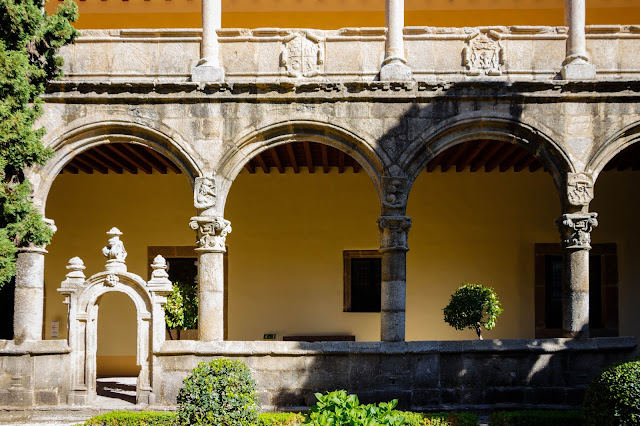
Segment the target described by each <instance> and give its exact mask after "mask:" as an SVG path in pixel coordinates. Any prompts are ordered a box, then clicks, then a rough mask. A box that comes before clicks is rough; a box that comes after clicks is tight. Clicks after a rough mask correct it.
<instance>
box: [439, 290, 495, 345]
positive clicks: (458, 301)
mask: <svg viewBox="0 0 640 426" xmlns="http://www.w3.org/2000/svg"><path fill="white" fill-rule="evenodd" d="M443 311H444V320H445V322H446V323H447V324H449V325H450V326H451V327H453V328H455V329H456V330H464V329H465V328H471V329H474V330H475V331H476V333H477V334H478V339H480V340H482V328H481V327H484V328H486V329H487V330H491V329H492V328H493V327H495V326H496V318H498V315H500V314H501V313H502V307H501V306H500V302H499V301H498V296H497V295H496V293H495V292H494V291H493V289H492V288H491V287H485V286H483V285H481V284H469V283H465V284H464V285H463V286H462V287H460V288H459V289H457V290H456V291H455V292H454V293H453V295H451V300H450V301H449V304H448V305H447V306H446V307H445V308H444V309H443Z"/></svg>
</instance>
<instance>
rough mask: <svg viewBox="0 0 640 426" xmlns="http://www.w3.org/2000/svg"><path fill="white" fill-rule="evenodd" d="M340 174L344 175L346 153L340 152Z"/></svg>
mask: <svg viewBox="0 0 640 426" xmlns="http://www.w3.org/2000/svg"><path fill="white" fill-rule="evenodd" d="M338 173H344V152H342V151H340V150H338Z"/></svg>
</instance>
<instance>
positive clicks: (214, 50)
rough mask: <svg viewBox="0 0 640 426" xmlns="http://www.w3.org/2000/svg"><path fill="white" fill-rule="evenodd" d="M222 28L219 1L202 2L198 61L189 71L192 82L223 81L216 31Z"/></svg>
mask: <svg viewBox="0 0 640 426" xmlns="http://www.w3.org/2000/svg"><path fill="white" fill-rule="evenodd" d="M221 27H222V3H221V0H202V42H201V44H200V55H201V58H200V61H198V64H197V65H196V66H195V67H193V68H192V69H191V80H192V81H204V82H206V81H223V80H224V69H223V68H222V67H221V66H220V60H219V50H220V49H219V43H218V34H217V33H216V31H217V30H218V29H219V28H221Z"/></svg>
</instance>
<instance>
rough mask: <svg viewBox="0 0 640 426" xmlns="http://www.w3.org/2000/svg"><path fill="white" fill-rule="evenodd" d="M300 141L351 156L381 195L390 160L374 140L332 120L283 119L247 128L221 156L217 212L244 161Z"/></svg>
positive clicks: (221, 207)
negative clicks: (219, 203)
mask: <svg viewBox="0 0 640 426" xmlns="http://www.w3.org/2000/svg"><path fill="white" fill-rule="evenodd" d="M302 141H307V142H317V143H322V144H325V145H329V146H332V147H334V148H337V149H339V150H341V151H343V152H345V153H346V154H348V155H350V156H352V157H353V158H354V159H355V160H356V161H358V163H360V165H361V166H362V168H363V169H364V170H365V171H366V172H367V174H368V175H369V177H371V180H372V181H373V184H374V186H375V189H376V193H377V194H378V197H380V194H381V191H382V185H381V180H382V175H383V171H384V170H385V168H386V167H385V165H386V164H389V160H388V158H386V157H385V156H384V154H382V155H381V154H380V152H378V151H376V150H375V149H374V147H373V146H374V145H373V144H371V143H370V142H368V141H366V140H365V139H363V138H361V137H359V136H358V135H356V134H355V133H353V132H351V131H350V130H347V129H345V128H343V127H340V126H337V125H334V124H330V123H325V122H319V121H311V120H296V121H285V122H278V123H273V124H270V125H267V126H264V127H262V128H260V129H258V130H255V131H252V132H250V133H249V134H247V135H245V136H244V137H242V138H240V139H239V140H238V142H236V144H235V149H233V150H232V151H229V152H228V153H227V155H225V156H224V157H223V158H222V160H221V162H220V167H219V168H218V173H219V175H218V176H219V177H220V180H221V187H222V188H221V193H222V194H224V195H223V197H221V198H223V201H222V203H221V204H222V205H220V206H219V209H220V212H222V211H223V210H224V203H226V195H227V194H228V192H229V189H230V187H231V183H232V182H233V181H234V180H235V178H236V176H237V175H238V174H239V173H240V171H241V170H242V168H243V167H244V166H245V164H246V163H247V161H249V160H250V159H251V158H253V157H254V156H255V155H257V154H259V153H261V152H263V151H265V150H267V149H269V148H272V147H275V146H278V145H283V144H286V143H290V142H302Z"/></svg>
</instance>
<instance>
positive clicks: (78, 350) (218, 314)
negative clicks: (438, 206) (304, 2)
mask: <svg viewBox="0 0 640 426" xmlns="http://www.w3.org/2000/svg"><path fill="white" fill-rule="evenodd" d="M387 4H399V2H397V1H391V0H389V1H388V2H387ZM389 28H390V30H391V29H393V30H394V31H393V34H392V35H393V37H395V38H394V39H393V42H392V43H390V44H387V30H386V29H384V28H344V29H341V30H335V31H320V30H306V29H278V28H261V29H255V30H248V29H220V30H218V31H217V36H218V38H217V46H216V48H217V49H219V62H218V63H217V64H216V63H214V65H215V66H220V67H222V69H223V71H224V75H223V76H222V75H218V74H216V76H214V77H215V78H207V77H206V76H205V77H203V78H202V79H204V80H208V81H191V80H192V78H193V77H194V76H195V77H196V78H193V79H194V80H202V79H201V78H200V77H198V75H196V74H197V73H196V74H193V75H192V70H193V68H194V67H195V66H197V65H198V63H199V62H200V61H201V60H203V59H206V58H203V54H202V52H201V46H200V45H201V31H199V30H85V31H83V36H82V37H81V38H80V39H79V40H78V42H77V43H76V44H75V45H73V46H68V47H65V48H64V49H63V50H62V55H63V57H64V58H65V77H64V78H63V79H62V80H60V81H56V82H52V83H51V84H50V86H49V88H48V91H47V93H46V94H45V95H44V96H43V98H44V100H45V102H46V103H45V105H44V115H43V116H42V118H41V119H40V121H39V124H41V125H43V126H45V127H46V128H47V134H46V136H45V137H44V143H45V145H47V146H48V147H50V148H51V149H52V150H53V151H54V155H53V157H52V158H51V160H49V161H48V162H47V164H45V165H43V166H41V167H37V168H33V169H31V170H29V171H28V175H29V177H30V180H31V182H32V184H33V190H34V194H33V196H34V201H35V203H36V205H38V206H39V208H40V209H41V211H42V212H44V211H45V208H46V201H47V196H48V193H49V190H50V188H51V185H52V183H53V180H54V179H55V177H56V176H57V175H58V174H59V172H60V171H61V170H62V168H63V167H64V166H65V164H67V163H68V162H69V161H70V160H71V159H72V158H73V157H74V156H75V155H76V154H77V153H79V152H82V151H84V150H87V149H90V148H92V147H94V146H96V145H99V144H101V143H118V142H123V143H138V144H143V145H146V146H148V147H150V148H153V149H155V150H157V151H160V152H161V153H163V154H164V155H165V156H166V157H167V158H169V159H170V160H171V161H172V162H173V163H174V164H175V165H176V166H177V167H178V168H179V169H180V170H181V171H182V172H183V173H184V175H185V176H186V177H187V178H188V179H189V181H190V182H191V184H192V186H193V187H194V207H195V208H196V209H197V216H195V217H193V218H188V217H185V218H184V226H185V227H186V226H190V227H191V228H192V229H193V230H194V231H195V232H194V238H196V239H197V244H198V256H199V258H200V271H199V284H200V298H201V300H202V304H201V309H202V310H201V312H200V315H201V318H207V320H206V321H203V322H201V324H203V325H202V327H201V330H200V335H199V339H200V340H199V341H164V330H163V325H162V315H161V309H162V305H163V303H164V296H165V295H166V292H167V291H169V290H170V288H169V287H167V283H166V282H165V281H164V280H165V279H166V277H164V276H163V273H162V271H163V269H162V261H161V260H160V259H158V260H157V262H154V264H155V265H156V267H155V268H153V269H154V271H155V272H154V274H156V276H154V277H152V280H151V281H149V282H145V281H143V280H141V279H140V278H139V277H137V278H136V277H134V276H132V274H129V273H128V272H126V267H125V268H124V269H123V265H124V257H126V255H125V256H124V257H123V253H122V252H120V251H119V249H118V248H117V246H118V240H117V239H114V240H113V241H111V240H110V242H109V245H108V246H107V247H105V250H106V252H105V256H107V258H108V264H107V266H106V267H105V271H102V272H98V273H97V274H94V275H93V276H92V277H90V278H89V279H85V276H84V272H83V270H82V269H83V268H84V266H83V265H82V263H81V261H79V259H71V260H70V262H69V266H68V269H69V273H68V274H67V280H65V283H63V285H62V287H61V292H62V293H63V294H65V295H66V296H68V302H69V303H70V315H71V316H72V317H73V318H72V321H70V324H75V325H73V327H74V330H75V331H73V332H71V331H70V340H69V342H66V341H43V340H40V339H41V338H42V334H41V328H42V312H41V309H42V303H41V301H42V299H41V297H42V296H41V293H42V289H43V288H44V287H43V282H42V276H43V273H42V272H43V268H44V261H43V260H42V259H43V258H44V257H46V255H45V254H44V252H42V251H41V252H37V253H36V252H33V253H28V252H25V253H24V254H21V265H20V267H21V268H22V269H23V270H24V273H22V272H21V276H20V277H19V278H20V280H19V285H18V286H17V287H18V288H19V291H20V292H23V293H24V295H20V294H18V293H19V291H18V290H17V291H16V307H15V312H17V315H16V317H15V319H14V327H15V330H16V332H17V334H16V336H17V339H16V340H15V341H1V342H0V366H1V367H2V368H1V369H0V405H1V406H3V407H5V408H6V407H9V408H6V409H5V410H4V411H0V415H2V416H5V417H6V418H11V417H12V416H14V417H15V416H16V415H18V414H16V413H22V414H20V415H21V416H23V417H24V415H27V414H25V413H27V412H26V411H25V410H28V409H29V407H36V408H37V409H40V408H41V407H43V406H49V405H51V406H55V407H59V408H60V409H61V410H66V409H67V407H78V406H83V404H91V402H92V400H93V399H92V398H93V396H94V393H95V383H94V381H93V377H94V376H95V369H94V368H93V364H92V358H91V356H93V355H91V354H94V355H95V350H94V349H95V348H94V346H93V340H92V339H94V338H95V336H94V335H93V334H92V332H91V328H90V327H87V326H86V323H87V319H89V320H90V319H91V315H93V313H92V312H93V311H94V310H92V309H93V307H92V305H91V301H90V300H89V299H87V298H86V297H85V298H83V297H81V293H85V292H86V294H89V293H90V292H91V291H93V292H94V295H95V294H102V293H101V292H106V291H110V289H113V288H115V287H118V286H120V287H118V288H120V290H122V291H124V292H125V293H127V294H129V295H130V296H131V297H132V300H134V302H136V306H138V307H139V309H138V310H137V311H138V318H137V321H138V324H139V328H138V336H142V337H141V338H140V339H139V342H138V357H139V361H140V363H141V365H142V367H143V368H142V370H141V376H140V378H139V383H138V385H139V391H140V392H141V393H140V392H139V395H138V402H139V403H140V405H145V404H152V405H153V404H155V406H156V407H165V408H166V407H171V406H172V405H173V404H175V398H176V395H177V392H178V389H179V387H180V384H181V380H182V379H183V378H184V376H185V375H186V374H187V372H188V370H189V369H191V368H193V367H195V366H196V364H197V362H198V361H203V360H208V359H212V358H215V357H221V356H225V357H232V358H239V359H242V360H244V361H246V362H247V363H248V365H249V366H250V368H251V370H252V372H253V374H254V377H255V378H256V380H257V382H258V388H259V392H260V399H261V402H262V404H263V407H264V408H265V409H276V408H292V407H305V406H308V405H309V404H311V403H312V402H313V400H312V395H313V393H314V392H318V391H327V390H334V389H339V388H345V389H348V390H349V391H352V392H357V393H358V394H359V395H360V396H361V397H362V400H363V401H372V400H378V401H379V400H384V399H390V398H399V399H400V404H401V406H402V407H405V408H412V409H416V410H426V409H440V408H460V407H476V408H477V407H480V408H481V407H487V406H490V405H491V406H509V407H516V406H517V407H523V406H534V405H535V406H540V405H549V406H557V407H568V406H575V405H579V403H580V401H581V395H582V393H583V391H584V388H585V385H586V383H587V382H588V381H589V379H590V378H591V377H593V376H594V375H595V374H596V373H597V372H598V371H599V370H600V369H601V368H603V367H604V366H605V365H607V364H608V363H609V362H611V361H614V360H618V359H625V358H628V357H630V356H632V355H633V354H634V353H636V352H637V348H636V341H635V338H633V337H631V338H625V337H620V338H606V339H590V338H588V337H587V336H588V323H587V322H588V321H587V319H588V307H587V305H586V304H585V303H583V302H584V300H586V298H588V295H586V294H585V292H584V290H585V286H584V277H585V274H586V273H587V272H588V268H589V265H588V255H586V254H585V253H588V249H589V247H588V246H589V244H588V241H589V239H590V233H591V231H592V229H593V227H594V226H595V225H596V223H595V222H593V221H592V222H591V223H590V224H589V223H586V222H589V219H590V218H593V220H595V217H596V216H595V212H591V211H590V210H589V204H590V201H591V199H592V198H593V197H594V187H595V185H596V182H597V179H598V176H599V174H600V172H601V171H602V170H603V169H604V167H605V166H606V164H607V163H608V162H609V161H610V160H611V159H612V158H613V157H614V156H615V155H616V154H617V153H619V152H620V151H622V150H623V149H624V148H625V147H627V146H629V145H630V144H632V143H634V142H636V141H638V140H640V81H639V80H640V56H638V55H637V52H638V51H640V27H637V26H597V27H594V26H591V27H587V28H586V32H585V34H584V40H585V43H584V49H586V52H587V54H588V58H587V59H588V60H589V62H588V63H589V64H590V65H592V66H594V67H595V70H596V74H595V77H594V76H592V75H589V76H588V77H589V78H580V76H579V75H578V76H577V77H576V75H573V77H572V76H571V75H567V72H568V71H567V69H566V67H565V65H567V62H566V60H567V59H568V57H569V56H570V55H567V52H568V51H569V50H570V48H571V47H572V46H574V47H575V45H571V46H568V45H567V28H566V27H520V26H511V27H507V26H504V27H502V26H497V27H482V28H432V27H405V28H404V29H403V31H402V33H403V34H400V33H401V32H399V31H398V23H396V24H395V26H394V27H393V28H392V26H390V27H389ZM400 35H401V36H400ZM576 43H578V47H580V46H582V45H581V44H580V43H582V41H581V40H578V41H576ZM580 48H582V47H580ZM584 49H583V50H584ZM583 53H584V52H583ZM584 56H585V57H586V55H584ZM385 61H386V62H385ZM202 64H203V63H201V65H202ZM384 65H393V66H394V67H396V68H395V69H391V68H389V69H388V71H389V72H388V73H386V72H382V71H381V69H382V67H383V66H384ZM569 65H571V64H569ZM404 66H406V67H407V68H408V71H410V73H408V72H405V71H407V69H404V68H403V67H404ZM563 67H565V68H563ZM205 74H206V73H205ZM569 74H571V70H569ZM585 75H586V74H585ZM568 77H571V79H569V78H568ZM212 80H221V81H212ZM380 80H383V81H380ZM486 139H490V140H497V141H504V142H509V143H513V144H518V145H520V146H523V147H525V148H526V149H528V150H529V151H530V152H531V153H532V154H534V155H535V156H536V157H537V158H538V159H540V160H541V162H542V163H543V165H544V167H545V169H546V170H547V171H548V172H549V174H550V175H551V177H552V178H553V181H554V183H555V186H556V188H557V191H558V196H559V200H560V207H561V209H560V210H561V211H560V212H559V213H560V214H561V217H560V219H559V222H558V223H559V231H560V232H559V234H558V241H563V242H566V241H568V242H566V243H565V244H564V257H565V264H566V265H568V266H569V268H571V273H569V274H566V277H565V279H564V281H565V282H564V292H565V294H564V298H565V299H564V300H566V301H569V303H566V305H567V306H566V307H565V308H564V313H563V314H564V318H565V321H564V324H563V332H564V335H565V336H577V337H580V338H581V339H577V340H563V339H557V340H502V341H500V340H494V341H482V342H480V341H462V342H460V341H457V342H455V341H452V342H404V316H405V305H406V302H405V298H406V295H405V291H406V268H405V262H406V251H407V249H409V248H410V241H411V240H410V238H409V235H410V232H411V231H410V229H411V224H412V222H411V218H409V217H407V216H406V207H407V203H408V202H409V199H410V197H411V192H410V190H411V186H412V184H413V182H414V181H415V180H416V178H417V177H418V175H419V174H420V173H421V172H422V170H423V169H424V167H425V165H426V164H427V163H428V162H429V161H430V160H431V159H433V158H434V157H436V156H437V155H438V154H440V153H441V152H443V151H444V150H446V149H448V148H450V147H452V146H454V145H456V144H459V143H463V142H467V141H474V140H486ZM296 141H305V142H308V141H312V142H319V143H324V144H327V145H330V146H333V147H336V148H338V149H340V150H342V151H344V152H346V153H347V154H349V155H351V156H352V157H353V158H355V159H356V160H357V161H358V163H359V164H360V165H361V166H362V167H363V169H364V170H365V171H366V172H367V173H368V174H369V176H370V177H371V179H372V181H373V184H374V186H375V188H376V191H377V193H378V198H379V201H380V218H379V220H378V224H379V230H380V251H381V252H382V253H383V268H384V273H383V280H384V284H383V300H382V307H383V311H384V313H383V315H381V318H382V319H381V321H382V324H381V330H382V335H381V340H382V341H381V342H327V343H294V342H261V341H259V342H225V341H222V339H223V335H224V333H223V331H224V328H223V324H222V322H223V314H222V309H221V306H222V300H223V298H224V294H223V292H224V287H223V285H222V280H223V276H224V273H223V272H224V271H223V267H224V266H223V261H222V259H223V257H222V256H223V252H224V247H225V238H226V235H227V234H228V233H229V232H231V227H232V225H233V224H231V223H229V221H228V220H226V219H225V217H224V207H225V203H226V199H227V194H228V193H229V190H230V188H231V185H232V184H233V181H234V179H235V178H236V176H237V175H238V173H239V172H240V170H242V168H243V167H244V165H245V164H246V162H247V161H249V160H250V159H251V158H252V157H254V156H255V155H256V154H257V153H260V152H262V151H264V150H266V149H268V148H270V147H273V146H277V145H280V144H284V143H288V142H296ZM595 195H596V196H597V194H595ZM580 218H587V219H585V220H586V222H585V220H582V219H580ZM574 219H575V220H574ZM579 219H580V220H579ZM569 222H571V223H569ZM585 223H586V225H585ZM549 227H550V228H551V227H553V223H549ZM116 231H117V230H115V231H113V234H114V235H113V237H115V236H117V232H116ZM110 235H111V234H110ZM54 244H55V241H54ZM203 265H204V266H203ZM152 267H153V266H152ZM154 280H155V281H154ZM30 295H31V296H30ZM83 327H84V328H83ZM161 329H162V332H160V330H161ZM74 333H75V334H74ZM79 333H80V334H79ZM83 333H84V334H83ZM81 335H82V336H83V337H82V338H79V337H80V336H81ZM67 404H76V405H67ZM20 410H22V411H20ZM34 410H35V409H34ZM36 411H37V410H36ZM33 412H35V411H33ZM0 420H1V419H0Z"/></svg>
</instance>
